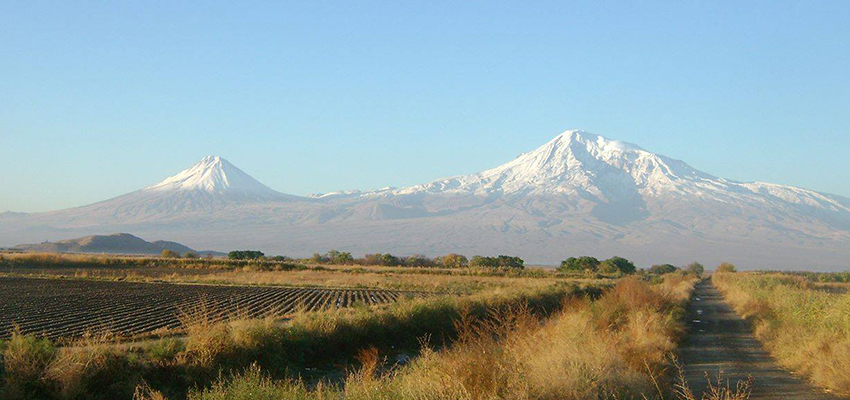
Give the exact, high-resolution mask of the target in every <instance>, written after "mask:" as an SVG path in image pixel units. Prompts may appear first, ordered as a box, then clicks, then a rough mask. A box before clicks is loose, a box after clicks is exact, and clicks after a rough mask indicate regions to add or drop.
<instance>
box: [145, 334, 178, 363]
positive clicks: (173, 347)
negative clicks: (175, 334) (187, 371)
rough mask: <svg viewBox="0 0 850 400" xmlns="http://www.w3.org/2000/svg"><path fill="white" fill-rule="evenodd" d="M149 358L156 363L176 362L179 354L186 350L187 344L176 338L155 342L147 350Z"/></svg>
mask: <svg viewBox="0 0 850 400" xmlns="http://www.w3.org/2000/svg"><path fill="white" fill-rule="evenodd" d="M145 350H146V352H147V355H148V358H150V359H151V360H152V361H155V362H166V361H170V360H174V358H175V357H177V355H178V354H180V353H181V352H183V351H184V350H186V344H185V343H184V342H183V341H182V340H178V339H176V338H170V337H166V338H162V339H159V340H157V341H155V342H154V343H153V344H151V345H150V346H148V347H147V348H146V349H145Z"/></svg>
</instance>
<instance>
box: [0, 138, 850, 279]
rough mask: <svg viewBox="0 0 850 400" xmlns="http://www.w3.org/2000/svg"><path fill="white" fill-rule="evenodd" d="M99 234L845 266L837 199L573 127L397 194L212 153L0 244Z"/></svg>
mask: <svg viewBox="0 0 850 400" xmlns="http://www.w3.org/2000/svg"><path fill="white" fill-rule="evenodd" d="M235 171H238V172H235ZM242 174H244V176H243V175H242ZM105 230H110V231H132V232H138V233H140V234H147V235H165V234H167V236H168V237H172V238H176V239H179V240H181V241H182V242H184V243H187V244H189V245H194V246H202V247H214V248H225V249H226V248H238V247H250V248H259V249H261V250H264V251H267V252H269V253H286V254H287V255H292V256H301V255H309V254H312V252H314V251H322V250H325V249H328V248H339V249H343V250H346V251H353V252H370V251H381V252H395V253H405V252H406V253H426V254H430V255H440V254H443V253H448V252H463V253H467V254H470V255H471V254H490V253H511V254H515V255H519V256H522V257H524V258H526V259H527V260H529V261H530V262H542V263H553V264H554V263H557V262H559V261H560V260H561V259H563V258H566V257H568V256H571V255H581V254H590V255H599V256H604V257H607V256H611V255H622V256H627V257H628V256H629V255H633V257H632V258H635V259H636V260H637V261H638V262H644V263H646V264H652V263H657V262H661V261H664V262H671V261H680V262H688V261H692V260H693V259H694V258H704V259H705V260H714V259H717V260H716V261H718V262H719V261H723V260H726V261H733V262H735V261H738V262H740V263H742V264H743V263H749V264H751V265H753V266H759V267H763V268H775V267H777V266H780V267H782V268H793V266H794V265H799V264H800V263H803V262H810V261H811V260H819V262H822V263H823V265H824V266H825V267H829V268H846V267H847V266H848V265H847V263H845V261H843V260H846V259H848V258H850V250H848V249H849V248H850V199H848V198H844V197H841V196H838V195H831V194H826V193H820V192H816V191H812V190H807V189H802V188H796V187H791V186H785V185H777V184H769V183H762V182H737V181H733V180H727V179H724V178H720V177H716V176H714V175H711V174H709V173H705V172H702V171H699V170H697V169H695V168H693V167H691V166H690V165H688V164H687V163H685V162H684V161H681V160H677V159H674V158H670V157H667V156H664V155H660V154H655V153H652V152H650V151H647V150H645V149H643V148H641V147H640V146H637V145H634V144H630V143H625V142H620V141H616V140H611V139H608V138H605V137H604V136H601V135H595V134H591V133H587V132H584V131H579V130H570V131H565V132H563V133H561V134H560V135H558V136H556V137H555V138H553V139H552V140H550V141H549V142H547V143H546V144H544V145H542V146H540V147H538V148H536V149H534V150H532V151H529V152H526V153H523V154H521V155H519V156H518V157H516V158H515V159H513V160H511V161H508V162H506V163H504V164H501V165H499V166H496V167H495V168H490V169H487V170H484V171H482V172H479V173H474V174H466V175H458V176H454V177H449V178H443V179H437V180H435V181H432V182H429V183H425V184H421V185H413V186H408V187H404V188H383V189H378V190H371V191H344V192H331V193H326V194H321V195H314V196H310V197H299V196H292V195H287V194H283V193H279V192H276V191H274V190H272V189H270V188H268V187H266V186H265V185H262V184H261V183H259V182H257V181H255V180H254V179H253V178H251V177H250V176H248V175H247V174H246V173H244V172H242V171H241V170H238V168H236V167H235V166H232V164H230V163H229V162H227V161H226V160H224V159H222V158H220V157H215V156H209V157H205V158H204V159H202V160H201V162H199V163H198V164H195V165H194V166H192V167H190V168H188V169H186V170H184V171H181V172H180V173H178V174H176V175H174V176H172V177H169V178H167V179H165V180H164V181H162V182H160V183H159V184H156V185H152V186H149V187H147V188H145V189H142V190H139V191H136V192H131V193H128V194H126V195H123V196H119V197H116V198H113V199H109V200H105V201H103V202H99V203H95V204H91V205H88V206H82V207H77V208H72V209H67V210H61V211H56V212H50V213H38V214H31V215H14V216H11V215H10V216H5V217H4V216H3V214H0V244H3V242H9V241H11V240H14V239H12V238H14V237H18V238H20V237H24V238H32V239H28V240H43V239H44V238H50V239H56V238H64V237H68V236H70V235H75V234H80V233H82V234H92V233H99V232H103V231H105ZM18 243H20V241H18ZM724 255H725V257H724ZM721 257H722V258H721ZM664 258H666V260H663V259H664Z"/></svg>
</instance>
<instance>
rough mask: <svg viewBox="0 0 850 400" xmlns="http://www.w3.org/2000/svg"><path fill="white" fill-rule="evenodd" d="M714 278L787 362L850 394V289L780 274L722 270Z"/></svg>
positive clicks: (822, 383)
mask: <svg viewBox="0 0 850 400" xmlns="http://www.w3.org/2000/svg"><path fill="white" fill-rule="evenodd" d="M712 281H713V283H714V284H715V285H716V286H717V287H718V288H719V289H720V290H721V291H722V292H723V294H724V296H725V297H726V300H727V301H729V302H730V303H731V304H732V305H733V306H734V307H735V310H736V311H737V312H738V313H739V314H740V315H742V316H743V317H745V318H747V319H749V320H751V321H752V322H753V324H754V327H755V335H756V337H757V338H758V339H759V340H760V341H762V342H763V343H764V345H765V347H766V348H767V349H768V350H769V351H770V352H771V353H772V354H773V355H774V357H776V359H777V360H778V361H779V362H780V363H781V364H782V365H784V366H785V367H787V368H789V369H792V370H794V371H797V372H799V373H801V374H803V375H805V376H807V377H809V378H810V379H811V380H812V381H813V382H815V383H816V384H818V385H820V386H822V387H825V388H828V389H831V390H834V391H836V392H840V393H844V394H850V293H835V292H834V291H830V290H822V289H820V288H818V287H817V286H816V285H815V284H813V283H812V282H810V281H809V280H807V279H805V278H804V277H800V276H792V275H786V274H777V273H772V274H758V273H722V274H715V275H714V276H712Z"/></svg>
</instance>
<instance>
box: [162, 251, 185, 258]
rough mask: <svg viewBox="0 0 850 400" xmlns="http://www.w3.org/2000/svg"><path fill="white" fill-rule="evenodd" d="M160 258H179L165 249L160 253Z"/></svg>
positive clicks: (174, 252) (175, 253)
mask: <svg viewBox="0 0 850 400" xmlns="http://www.w3.org/2000/svg"><path fill="white" fill-rule="evenodd" d="M160 256H161V257H163V258H180V253H178V252H176V251H174V250H169V249H165V250H163V251H162V253H160Z"/></svg>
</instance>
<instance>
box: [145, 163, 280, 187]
mask: <svg viewBox="0 0 850 400" xmlns="http://www.w3.org/2000/svg"><path fill="white" fill-rule="evenodd" d="M145 190H146V191H175V190H184V191H185V190H199V191H203V192H207V193H219V194H223V193H240V194H245V195H251V196H269V197H275V196H278V195H280V193H278V192H276V191H274V190H272V189H270V188H269V187H267V186H265V185H263V184H262V183H260V182H258V181H257V180H256V179H254V178H252V177H251V176H250V175H248V174H246V173H245V172H244V171H242V170H241V169H239V168H237V167H236V166H234V165H233V164H231V163H230V162H228V161H227V160H225V159H224V158H221V157H218V156H206V157H204V158H202V159H201V161H200V162H198V163H197V164H195V165H193V166H192V167H190V168H188V169H185V170H183V171H181V172H180V173H178V174H177V175H174V176H171V177H169V178H166V179H165V180H163V181H162V182H160V183H158V184H156V185H153V186H150V187H148V188H146V189H145Z"/></svg>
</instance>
